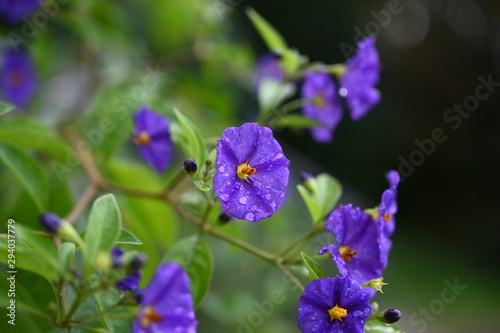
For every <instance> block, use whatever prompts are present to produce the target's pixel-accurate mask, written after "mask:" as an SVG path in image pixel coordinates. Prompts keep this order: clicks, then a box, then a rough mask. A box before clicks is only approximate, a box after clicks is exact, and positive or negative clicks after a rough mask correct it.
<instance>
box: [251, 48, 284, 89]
mask: <svg viewBox="0 0 500 333" xmlns="http://www.w3.org/2000/svg"><path fill="white" fill-rule="evenodd" d="M284 79H285V71H284V70H283V68H282V67H281V65H280V63H279V55H277V54H274V53H265V54H263V55H261V56H260V57H259V59H257V62H256V64H255V68H254V73H253V81H252V89H253V91H254V92H255V93H257V92H258V90H259V86H260V84H261V83H262V81H264V80H274V81H278V82H281V81H283V80H284Z"/></svg>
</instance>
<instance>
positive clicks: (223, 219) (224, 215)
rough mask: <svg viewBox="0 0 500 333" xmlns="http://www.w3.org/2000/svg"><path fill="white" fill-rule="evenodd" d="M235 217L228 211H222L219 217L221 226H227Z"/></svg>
mask: <svg viewBox="0 0 500 333" xmlns="http://www.w3.org/2000/svg"><path fill="white" fill-rule="evenodd" d="M232 218H233V217H232V216H231V215H229V214H228V213H227V212H226V211H222V212H221V213H220V215H219V218H218V220H219V222H220V224H226V223H228V222H229V221H231V219H232Z"/></svg>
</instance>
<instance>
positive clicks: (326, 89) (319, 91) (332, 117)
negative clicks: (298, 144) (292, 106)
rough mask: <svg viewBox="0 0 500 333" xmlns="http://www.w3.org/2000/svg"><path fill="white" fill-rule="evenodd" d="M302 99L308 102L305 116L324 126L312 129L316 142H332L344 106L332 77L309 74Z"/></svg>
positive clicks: (305, 107)
mask: <svg viewBox="0 0 500 333" xmlns="http://www.w3.org/2000/svg"><path fill="white" fill-rule="evenodd" d="M302 98H303V99H306V100H308V102H307V103H306V104H305V105H304V106H303V108H302V110H303V112H304V115H305V116H306V117H308V118H311V119H314V120H317V121H318V122H320V123H321V124H323V125H324V127H315V128H312V129H311V134H312V136H313V138H314V140H316V141H317V142H320V143H322V142H330V141H332V138H333V131H334V130H335V128H336V127H337V125H338V123H339V122H340V120H341V119H342V104H341V102H340V99H339V98H338V96H337V93H336V88H335V83H334V82H333V80H332V79H331V77H330V75H329V74H327V73H321V72H310V73H307V74H306V76H305V78H304V83H303V85H302Z"/></svg>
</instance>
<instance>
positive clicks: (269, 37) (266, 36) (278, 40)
mask: <svg viewBox="0 0 500 333" xmlns="http://www.w3.org/2000/svg"><path fill="white" fill-rule="evenodd" d="M246 12H247V15H248V17H249V18H250V20H251V21H252V23H253V25H254V27H255V29H257V31H258V32H259V34H260V36H261V37H262V39H263V40H264V42H265V43H266V45H267V47H269V49H270V50H271V51H276V52H281V53H283V52H284V51H285V50H287V49H288V45H287V43H286V41H285V39H284V38H283V36H281V34H280V33H279V32H278V31H277V30H276V29H275V28H274V27H273V26H272V25H271V24H269V22H267V21H266V20H265V19H264V18H263V17H262V16H260V14H259V13H257V12H256V11H255V10H254V9H253V8H247V10H246Z"/></svg>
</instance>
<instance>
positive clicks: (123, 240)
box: [115, 229, 142, 245]
mask: <svg viewBox="0 0 500 333" xmlns="http://www.w3.org/2000/svg"><path fill="white" fill-rule="evenodd" d="M115 244H135V245H142V242H141V241H140V240H139V238H137V237H136V236H135V235H134V234H133V233H131V232H130V231H128V230H127V229H121V230H120V236H118V239H117V240H116V241H115Z"/></svg>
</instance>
